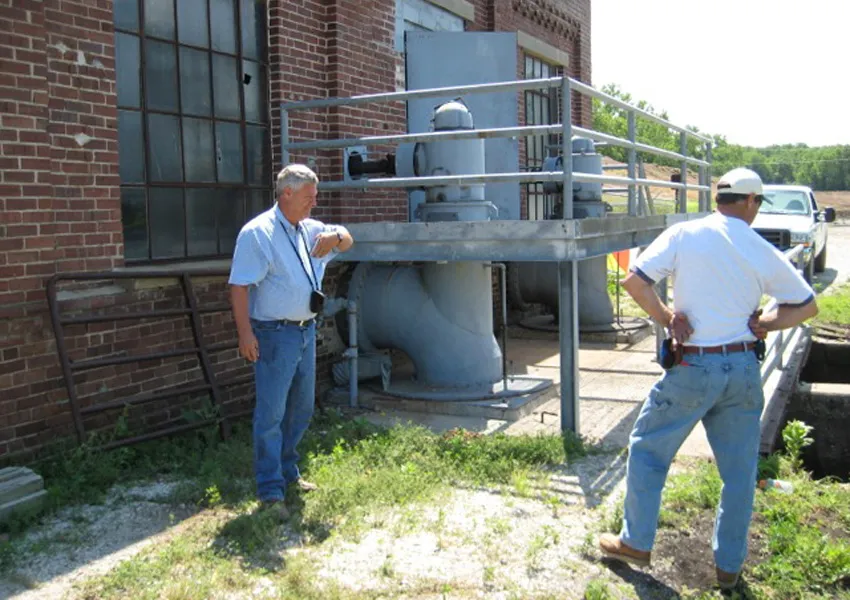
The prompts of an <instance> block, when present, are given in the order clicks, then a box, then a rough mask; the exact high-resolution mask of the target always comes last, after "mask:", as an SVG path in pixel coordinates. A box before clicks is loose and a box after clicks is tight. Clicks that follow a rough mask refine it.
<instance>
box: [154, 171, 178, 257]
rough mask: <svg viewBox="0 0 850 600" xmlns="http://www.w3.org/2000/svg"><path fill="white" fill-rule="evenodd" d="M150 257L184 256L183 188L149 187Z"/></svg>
mask: <svg viewBox="0 0 850 600" xmlns="http://www.w3.org/2000/svg"><path fill="white" fill-rule="evenodd" d="M148 195H149V198H150V219H151V258H176V257H181V256H185V248H184V238H185V232H184V227H183V225H184V220H183V190H181V189H171V188H150V189H149V190H148Z"/></svg>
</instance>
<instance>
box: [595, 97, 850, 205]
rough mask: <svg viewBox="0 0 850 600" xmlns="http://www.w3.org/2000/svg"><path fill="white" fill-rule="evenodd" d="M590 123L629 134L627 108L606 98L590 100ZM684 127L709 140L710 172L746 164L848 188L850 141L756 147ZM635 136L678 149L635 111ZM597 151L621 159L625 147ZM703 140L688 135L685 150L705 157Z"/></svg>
mask: <svg viewBox="0 0 850 600" xmlns="http://www.w3.org/2000/svg"><path fill="white" fill-rule="evenodd" d="M602 91H603V92H605V93H607V94H610V95H611V96H614V97H615V98H619V99H620V100H623V101H624V102H628V103H630V104H634V105H635V106H637V107H638V108H641V109H643V110H645V111H646V112H648V113H650V114H653V115H657V116H659V117H661V118H663V119H669V117H668V115H667V111H664V110H661V111H657V110H656V109H655V108H654V107H653V106H652V105H651V104H649V103H648V102H646V101H644V100H640V101H637V102H635V101H633V99H632V97H631V95H630V94H629V93H627V92H623V91H622V90H620V89H619V88H618V87H617V86H616V85H614V84H608V85H606V86H604V87H603V88H602ZM593 129H595V130H596V131H601V132H603V133H608V134H611V135H615V136H617V137H622V138H628V119H627V116H626V111H625V110H624V109H621V108H617V107H615V106H611V105H610V104H606V103H603V102H602V101H600V100H597V99H595V98H594V100H593ZM687 129H689V130H691V131H694V132H695V133H702V135H703V136H705V137H708V138H710V139H711V140H712V148H711V154H712V174H713V175H714V176H718V175H720V174H722V173H725V172H726V171H728V170H729V169H732V168H735V167H749V168H751V169H753V170H754V171H756V172H757V173H758V174H759V175H760V176H761V178H762V179H763V180H764V181H765V182H766V183H798V184H801V185H809V186H811V187H812V188H814V189H816V190H824V191H829V190H850V145H846V146H820V147H809V146H807V145H805V144H785V145H775V146H768V147H765V148H756V147H752V146H740V145H738V144H730V143H728V142H727V141H726V138H725V137H724V136H722V135H716V134H715V135H710V134H707V133H704V132H700V130H699V129H698V128H697V127H694V126H687ZM635 139H636V140H637V141H638V142H642V143H644V144H649V145H651V146H656V147H658V148H664V149H665V150H671V151H673V152H679V150H680V143H681V140H680V135H679V133H677V132H674V131H670V130H669V129H667V127H665V126H664V125H662V124H660V123H655V122H652V121H649V120H648V119H645V118H640V117H638V118H637V120H636V122H635ZM599 152H601V153H602V154H604V155H606V156H609V157H611V158H613V159H615V160H619V161H623V162H625V161H626V160H627V158H628V155H627V150H626V149H625V148H621V147H619V146H613V145H602V146H601V147H600V148H599ZM705 154H706V152H705V144H704V143H702V142H699V141H698V140H695V139H693V138H690V137H688V155H689V156H695V157H698V158H704V157H705ZM640 155H641V158H642V159H643V160H644V161H645V162H648V163H654V164H661V165H666V166H671V167H678V166H679V162H678V161H676V160H674V159H670V158H666V157H661V156H656V155H655V154H650V153H648V152H644V153H640Z"/></svg>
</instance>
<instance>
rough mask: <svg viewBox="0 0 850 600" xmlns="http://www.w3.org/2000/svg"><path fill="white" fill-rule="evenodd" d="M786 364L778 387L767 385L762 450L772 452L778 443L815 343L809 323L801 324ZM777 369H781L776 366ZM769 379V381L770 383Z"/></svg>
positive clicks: (777, 384) (760, 449)
mask: <svg viewBox="0 0 850 600" xmlns="http://www.w3.org/2000/svg"><path fill="white" fill-rule="evenodd" d="M789 346H790V348H789V350H788V356H787V360H786V363H785V367H784V368H783V369H782V370H781V371H779V372H780V373H781V375H780V376H779V380H778V381H777V382H776V385H775V387H772V386H769V385H766V386H765V387H766V389H765V402H764V410H763V411H762V413H761V443H760V445H759V453H761V454H771V453H772V452H773V451H774V448H775V446H776V438H777V436H778V434H779V428H780V427H781V426H782V422H783V420H784V417H785V413H786V412H787V409H788V402H789V400H790V399H791V397H792V396H793V395H794V393H796V391H797V386H798V383H799V381H800V373H801V372H802V371H803V367H804V366H805V364H806V360H807V359H808V357H809V351H810V350H811V347H812V333H811V329H809V328H808V327H800V329H799V332H798V334H797V339H796V340H795V341H794V343H793V344H790V345H789ZM777 371H778V369H777ZM770 381H771V380H770V379H768V382H767V383H768V384H769V383H770Z"/></svg>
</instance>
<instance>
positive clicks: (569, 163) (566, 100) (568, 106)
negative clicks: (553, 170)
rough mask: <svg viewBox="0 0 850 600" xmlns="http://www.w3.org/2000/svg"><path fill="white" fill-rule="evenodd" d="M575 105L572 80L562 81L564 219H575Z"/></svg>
mask: <svg viewBox="0 0 850 600" xmlns="http://www.w3.org/2000/svg"><path fill="white" fill-rule="evenodd" d="M572 106H573V103H572V99H571V98H570V78H569V77H567V76H566V75H564V77H563V78H562V79H561V156H562V157H563V158H562V165H563V169H564V171H563V177H564V178H563V185H564V189H563V193H562V194H561V196H562V197H561V203H562V204H563V206H564V216H563V218H564V219H572V218H573V141H572V139H573V122H572V112H573V109H572Z"/></svg>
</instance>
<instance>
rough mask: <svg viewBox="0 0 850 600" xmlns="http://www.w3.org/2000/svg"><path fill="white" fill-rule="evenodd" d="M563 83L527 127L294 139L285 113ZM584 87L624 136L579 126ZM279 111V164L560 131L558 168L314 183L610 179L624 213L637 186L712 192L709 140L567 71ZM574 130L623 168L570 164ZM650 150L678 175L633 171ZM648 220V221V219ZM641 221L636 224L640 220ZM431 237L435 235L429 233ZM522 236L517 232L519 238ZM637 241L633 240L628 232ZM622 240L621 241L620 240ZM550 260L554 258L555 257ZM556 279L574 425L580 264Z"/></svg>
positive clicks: (575, 424) (570, 424) (334, 186)
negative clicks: (575, 108)
mask: <svg viewBox="0 0 850 600" xmlns="http://www.w3.org/2000/svg"><path fill="white" fill-rule="evenodd" d="M551 88H559V89H560V100H561V106H560V114H561V115H562V118H561V121H562V122H561V123H560V124H552V125H530V126H524V127H504V128H492V129H472V130H464V131H434V132H427V133H415V134H399V135H380V136H366V137H356V138H346V139H337V140H331V139H327V140H310V141H302V142H293V141H292V140H290V134H289V118H290V113H291V112H293V111H304V110H309V109H317V108H329V107H334V106H337V107H340V106H345V107H352V106H357V105H362V104H368V103H387V102H397V101H407V100H413V99H417V98H433V97H438V96H441V97H457V96H458V95H462V94H481V93H492V92H520V91H524V90H532V89H547V90H548V89H551ZM573 92H576V93H578V94H583V95H585V96H590V97H592V98H596V99H598V100H601V101H602V102H605V103H607V104H611V105H614V106H616V107H618V108H620V109H623V110H625V111H626V114H627V118H628V136H627V138H620V137H617V136H614V135H610V134H607V133H602V132H597V131H593V130H592V129H587V128H584V127H578V126H573V124H572V122H571V116H572V114H573V113H572V93H573ZM280 114H281V157H282V162H283V164H288V163H289V155H290V152H293V151H299V150H320V149H341V148H345V147H350V146H364V145H369V144H389V143H410V142H429V141H437V140H463V139H481V138H495V137H512V136H518V135H525V136H528V135H539V134H560V135H561V157H562V167H561V168H562V170H561V171H531V172H515V173H489V174H479V175H455V176H440V177H434V176H428V177H397V178H372V179H369V178H364V179H357V180H351V181H345V180H343V181H322V182H320V183H319V186H318V187H319V189H326V190H340V189H358V190H366V189H370V188H423V187H431V186H444V185H470V184H479V183H535V182H546V181H554V182H560V183H561V185H562V189H563V190H567V191H569V190H572V186H573V181H578V182H583V183H602V184H605V183H607V184H614V185H620V186H624V187H627V188H628V191H629V202H628V215H629V216H631V217H638V203H637V186H638V185H652V186H660V187H666V188H672V189H675V190H678V192H679V193H680V194H681V198H682V199H683V200H685V201H682V202H680V203H679V207H680V212H682V213H686V212H687V202H686V199H687V192H688V190H689V189H692V190H697V191H698V192H699V212H704V211H708V210H709V207H710V193H711V185H710V182H711V158H710V157H711V140H710V139H708V138H706V137H703V136H701V135H699V134H698V133H696V132H693V131H690V130H688V129H686V128H683V127H678V126H676V125H673V124H672V123H670V122H668V121H666V120H665V119H662V118H660V117H658V116H657V115H654V114H651V113H649V112H647V111H645V110H643V109H640V108H638V107H636V106H633V105H631V104H628V103H626V102H623V101H622V100H619V99H617V98H614V97H613V96H610V95H608V94H605V93H604V92H600V91H599V90H596V89H594V88H592V87H591V86H589V85H587V84H584V83H581V82H580V81H577V80H574V79H571V78H569V77H565V76H558V77H550V78H542V79H525V80H518V81H510V82H500V83H487V84H475V85H461V86H449V87H440V88H430V89H423V90H411V91H404V92H389V93H381V94H366V95H361V96H353V97H348V98H327V99H315V100H306V101H299V102H286V103H282V104H281V105H280ZM637 118H642V119H648V120H650V121H653V122H655V123H658V124H660V125H663V126H664V127H667V128H668V129H671V130H673V131H675V132H678V134H679V136H680V141H681V144H680V152H678V153H677V152H673V151H671V150H667V149H663V148H656V147H654V146H650V145H647V144H643V143H640V142H638V141H637V139H636V131H637V128H636V122H637ZM573 134H578V135H581V136H586V137H589V138H591V139H593V140H595V141H597V142H605V143H607V144H611V145H617V146H622V147H624V148H626V149H627V150H628V176H627V177H616V176H611V175H605V174H602V175H599V174H594V173H582V172H575V173H574V172H573V164H572V138H573ZM688 137H691V138H694V139H696V140H698V142H700V143H702V144H704V145H705V157H706V158H705V159H701V158H697V157H694V156H688V145H687V141H688ZM638 152H642V153H650V154H655V155H657V156H662V157H665V158H668V159H673V160H676V161H679V164H680V182H672V181H662V180H655V179H646V178H640V177H636V173H635V165H636V161H637V153H638ZM688 165H692V166H696V168H697V169H698V172H699V183H698V184H697V185H688V180H687V170H688ZM562 202H563V217H562V218H563V219H564V220H571V219H573V214H574V213H573V195H572V194H571V193H566V194H563V195H562ZM647 226H648V225H647ZM639 227H640V225H639ZM434 241H436V240H434ZM520 241H521V240H520ZM633 241H634V240H633ZM625 247H626V246H624V247H623V248H625ZM552 260H558V259H557V258H555V259H552ZM558 281H559V284H558V285H559V297H560V302H559V339H560V357H561V366H560V371H561V382H562V383H561V430H562V431H565V430H571V431H573V432H577V431H579V393H578V382H579V370H578V338H579V330H578V297H577V289H576V288H577V265H576V262H575V260H564V259H561V260H558Z"/></svg>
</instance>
